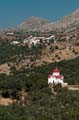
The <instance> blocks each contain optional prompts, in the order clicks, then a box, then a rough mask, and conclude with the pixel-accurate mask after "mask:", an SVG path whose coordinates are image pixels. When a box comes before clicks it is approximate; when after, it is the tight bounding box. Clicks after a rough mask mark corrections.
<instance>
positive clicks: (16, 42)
mask: <svg viewBox="0 0 79 120" xmlns="http://www.w3.org/2000/svg"><path fill="white" fill-rule="evenodd" d="M11 44H12V45H18V44H20V42H18V41H12V42H11Z"/></svg>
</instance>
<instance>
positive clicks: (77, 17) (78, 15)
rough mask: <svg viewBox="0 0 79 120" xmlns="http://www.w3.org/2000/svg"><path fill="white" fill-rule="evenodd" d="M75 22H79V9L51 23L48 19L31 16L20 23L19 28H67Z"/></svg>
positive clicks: (42, 29) (40, 29)
mask: <svg viewBox="0 0 79 120" xmlns="http://www.w3.org/2000/svg"><path fill="white" fill-rule="evenodd" d="M73 24H75V25H77V24H79V9H77V10H76V11H74V12H73V13H72V14H70V15H68V16H65V17H64V18H62V19H61V20H59V21H57V22H54V23H53V22H52V23H50V22H48V21H47V20H45V19H41V18H38V17H31V18H29V19H28V20H27V21H25V22H23V23H21V24H20V25H18V26H17V29H18V30H19V29H20V30H26V31H36V30H39V31H46V30H48V31H52V30H55V29H62V28H67V27H69V26H72V25H73Z"/></svg>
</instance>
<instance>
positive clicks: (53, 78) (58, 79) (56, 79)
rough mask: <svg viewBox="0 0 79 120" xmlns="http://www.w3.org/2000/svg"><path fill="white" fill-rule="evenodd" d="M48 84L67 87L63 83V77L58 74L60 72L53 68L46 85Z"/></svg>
mask: <svg viewBox="0 0 79 120" xmlns="http://www.w3.org/2000/svg"><path fill="white" fill-rule="evenodd" d="M49 84H55V85H57V84H61V86H62V87H64V85H65V86H67V83H64V77H63V75H61V74H60V70H59V69H58V68H55V69H54V70H53V73H52V74H49V75H48V85H49Z"/></svg>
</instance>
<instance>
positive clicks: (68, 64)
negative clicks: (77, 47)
mask: <svg viewBox="0 0 79 120" xmlns="http://www.w3.org/2000/svg"><path fill="white" fill-rule="evenodd" d="M56 66H57V67H58V68H60V70H61V72H62V74H63V75H64V77H65V81H66V82H68V84H79V69H78V66H79V58H76V59H73V60H69V61H61V62H59V63H54V64H53V63H52V64H49V65H44V66H42V67H34V68H31V69H23V70H22V71H19V72H17V71H14V72H13V75H9V76H6V75H4V74H2V75H0V90H1V91H3V96H4V97H8V96H7V95H9V96H11V97H12V98H13V99H15V98H16V99H17V94H18V91H20V90H21V89H22V88H24V89H25V90H26V92H28V95H29V102H28V103H27V102H26V104H25V106H24V107H22V106H21V105H20V104H17V103H14V104H12V105H10V106H7V107H4V106H1V107H0V120H3V119H4V120H15V119H16V120H78V118H79V107H78V106H79V92H78V91H74V92H72V91H68V90H65V89H62V88H60V87H58V89H57V91H58V94H57V96H54V95H52V94H51V90H50V88H49V87H48V85H47V75H48V74H49V73H51V72H52V70H53V68H54V67H56Z"/></svg>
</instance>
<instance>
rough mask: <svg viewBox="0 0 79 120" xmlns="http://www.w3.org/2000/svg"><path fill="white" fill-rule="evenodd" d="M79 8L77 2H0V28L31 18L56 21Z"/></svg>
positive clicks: (74, 0) (62, 0) (30, 0)
mask: <svg viewBox="0 0 79 120" xmlns="http://www.w3.org/2000/svg"><path fill="white" fill-rule="evenodd" d="M77 8H79V0H0V28H6V27H12V26H16V25H18V24H20V23H21V22H23V21H25V20H26V19H27V18H29V17H31V16H37V17H42V18H46V19H48V20H49V21H56V20H58V19H60V18H62V17H64V16H65V15H69V14H70V13H72V12H73V11H74V10H76V9H77Z"/></svg>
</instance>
